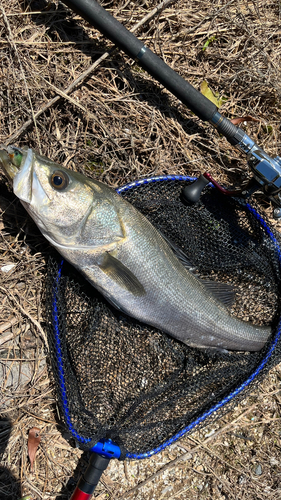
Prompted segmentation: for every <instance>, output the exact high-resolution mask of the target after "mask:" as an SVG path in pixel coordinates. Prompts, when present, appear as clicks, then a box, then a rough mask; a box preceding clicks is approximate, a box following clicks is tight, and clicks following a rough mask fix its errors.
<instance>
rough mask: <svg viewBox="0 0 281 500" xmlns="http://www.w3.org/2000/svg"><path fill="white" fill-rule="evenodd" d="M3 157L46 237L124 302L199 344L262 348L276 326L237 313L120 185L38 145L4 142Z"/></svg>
mask: <svg viewBox="0 0 281 500" xmlns="http://www.w3.org/2000/svg"><path fill="white" fill-rule="evenodd" d="M0 164H2V166H3V168H4V170H5V172H6V173H7V174H8V176H9V178H10V179H12V181H13V189H14V193H15V195H16V196H17V197H18V198H19V199H20V201H21V203H22V204H23V206H24V207H25V208H26V210H27V212H28V213H29V214H30V215H31V217H32V218H33V219H34V221H35V222H36V224H37V226H38V227H39V228H40V230H41V232H42V233H43V235H44V236H45V238H46V239H47V240H48V241H49V242H50V243H51V244H52V245H53V246H54V247H55V248H56V249H57V250H58V252H59V253H60V254H61V255H62V256H63V257H64V258H65V259H66V260H68V261H69V262H70V263H71V264H72V265H74V266H75V267H76V268H77V269H78V270H79V271H80V272H81V273H82V274H83V275H84V276H85V277H86V279H87V280H88V281H89V282H90V283H91V284H92V285H93V286H94V287H96V288H97V289H98V290H99V291H100V292H101V293H102V294H103V295H104V296H105V297H106V299H108V301H109V302H110V303H112V304H113V305H114V306H115V307H116V308H118V309H120V310H121V311H123V312H125V313H127V314H128V315H129V316H132V317H134V318H136V319H138V320H139V321H141V322H143V323H146V324H149V325H152V326H154V327H156V328H159V329H160V330H162V331H163V332H166V333H168V334H169V335H171V336H172V337H175V338H176V339H178V340H180V341H181V342H184V343H185V344H188V345H191V346H194V347H208V348H219V349H227V350H228V349H229V350H239V351H258V350H260V349H261V348H262V347H263V346H264V345H265V343H266V341H267V340H268V338H269V336H270V334H271V329H270V327H260V326H255V325H253V324H251V323H250V322H244V321H241V320H238V319H237V318H234V317H232V316H231V315H230V314H229V312H228V310H227V308H226V306H225V305H224V304H222V303H221V302H220V300H218V299H217V297H216V295H215V293H213V292H212V291H210V289H209V287H207V286H206V285H205V284H204V283H203V282H202V281H201V280H200V279H199V278H198V277H196V276H195V275H194V274H193V273H192V272H190V271H189V270H188V269H187V268H186V267H185V266H184V265H183V264H182V263H181V262H180V260H179V259H178V258H177V257H176V255H175V253H174V251H173V250H172V249H171V247H170V245H169V244H168V243H167V241H166V240H165V239H164V238H163V237H162V235H161V234H160V233H159V232H158V231H157V230H156V229H155V228H154V227H153V225H152V224H151V223H150V222H149V221H148V220H147V219H146V218H145V217H144V216H143V215H142V214H141V213H140V212H139V211H138V210H136V209H135V208H134V207H133V206H132V205H131V204H130V203H128V202H127V201H126V200H124V199H123V198H122V197H120V196H119V195H118V194H117V193H116V192H115V191H114V190H113V189H112V188H110V187H108V186H106V185H105V184H102V183H101V182H99V181H96V180H92V179H89V178H87V177H85V176H83V175H81V174H79V173H77V172H73V171H70V170H68V169H66V168H64V167H62V166H60V165H58V164H56V163H54V162H52V161H51V160H49V159H48V158H45V157H43V156H39V155H38V154H37V153H35V152H34V151H33V150H32V149H28V150H22V149H19V148H15V147H8V148H6V150H1V151H0ZM214 286H215V285H214Z"/></svg>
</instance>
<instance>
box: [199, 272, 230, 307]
mask: <svg viewBox="0 0 281 500" xmlns="http://www.w3.org/2000/svg"><path fill="white" fill-rule="evenodd" d="M198 279H199V280H200V281H201V283H203V285H204V286H205V288H207V290H208V291H209V292H210V293H211V294H212V295H213V297H215V298H216V299H217V300H219V301H220V302H221V303H222V304H224V305H225V306H226V307H231V306H232V305H233V303H234V302H235V290H234V288H233V286H232V285H229V284H228V283H218V282H217V281H211V280H202V279H200V278H198Z"/></svg>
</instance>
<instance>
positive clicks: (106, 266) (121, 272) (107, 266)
mask: <svg viewBox="0 0 281 500" xmlns="http://www.w3.org/2000/svg"><path fill="white" fill-rule="evenodd" d="M99 268H100V269H101V270H102V271H103V272H104V273H105V274H106V275H107V276H108V277H109V278H111V279H112V280H113V281H115V283H117V285H119V286H120V287H121V288H124V289H125V290H127V291H128V292H131V293H132V294H133V295H135V296H138V297H140V296H142V295H145V293H146V292H145V289H144V287H143V285H142V284H141V283H140V281H139V280H138V278H137V277H136V276H135V275H134V274H133V273H132V271H130V269H128V268H127V267H126V266H125V265H124V264H122V262H121V261H120V260H118V259H116V257H114V256H113V255H111V254H110V253H109V252H106V253H104V254H103V255H102V258H101V263H100V264H99Z"/></svg>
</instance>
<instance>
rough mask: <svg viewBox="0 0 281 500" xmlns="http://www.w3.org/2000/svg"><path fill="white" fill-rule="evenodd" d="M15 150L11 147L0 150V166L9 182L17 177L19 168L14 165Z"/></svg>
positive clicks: (3, 147) (2, 147)
mask: <svg viewBox="0 0 281 500" xmlns="http://www.w3.org/2000/svg"><path fill="white" fill-rule="evenodd" d="M13 158H14V148H13V147H11V146H1V149H0V166H1V167H2V169H3V170H4V172H5V174H6V175H7V177H8V179H9V181H13V179H14V178H15V176H16V175H17V173H18V171H19V168H18V167H17V166H16V165H14V164H13Z"/></svg>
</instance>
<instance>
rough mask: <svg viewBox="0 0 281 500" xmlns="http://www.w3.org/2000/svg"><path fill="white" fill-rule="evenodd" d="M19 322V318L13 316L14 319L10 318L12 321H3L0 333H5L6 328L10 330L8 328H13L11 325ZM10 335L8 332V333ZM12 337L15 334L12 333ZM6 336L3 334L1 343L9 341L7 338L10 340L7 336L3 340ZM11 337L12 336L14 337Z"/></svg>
mask: <svg viewBox="0 0 281 500" xmlns="http://www.w3.org/2000/svg"><path fill="white" fill-rule="evenodd" d="M18 322H19V319H18V318H13V319H10V321H6V322H5V323H1V325H0V333H3V332H5V330H8V328H11V326H13V325H15V324H16V323H18ZM7 335H8V334H7ZM11 335H12V337H13V334H11ZM4 337H5V336H4V335H2V337H1V339H0V345H1V344H3V343H4V342H7V340H10V339H8V338H7V340H3V338H4ZM12 337H11V338H12Z"/></svg>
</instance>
